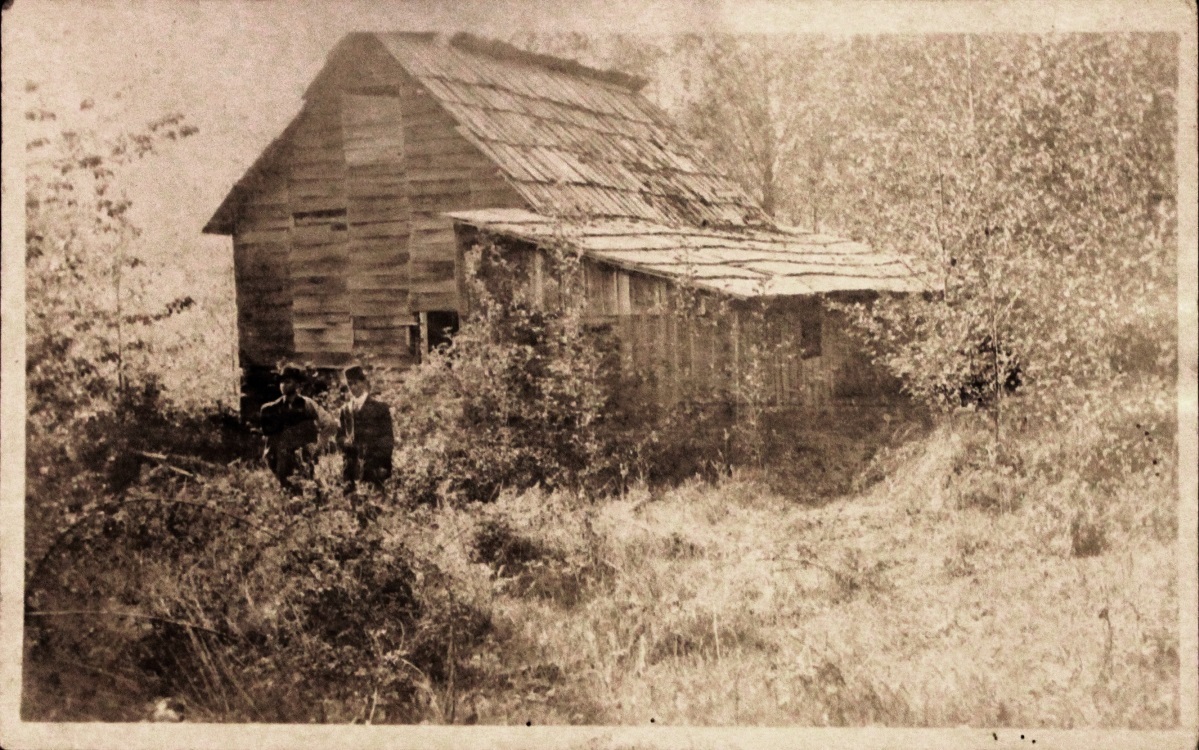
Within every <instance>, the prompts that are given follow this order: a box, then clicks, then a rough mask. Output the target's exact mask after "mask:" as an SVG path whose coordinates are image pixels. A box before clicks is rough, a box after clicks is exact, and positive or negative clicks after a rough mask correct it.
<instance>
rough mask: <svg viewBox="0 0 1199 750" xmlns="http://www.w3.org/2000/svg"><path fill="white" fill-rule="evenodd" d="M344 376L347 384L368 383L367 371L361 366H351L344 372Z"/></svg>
mask: <svg viewBox="0 0 1199 750" xmlns="http://www.w3.org/2000/svg"><path fill="white" fill-rule="evenodd" d="M343 374H344V375H345V377H346V382H347V383H365V382H366V371H365V370H363V369H362V366H361V365H351V366H349V367H347V368H346V369H345V370H344V371H343Z"/></svg>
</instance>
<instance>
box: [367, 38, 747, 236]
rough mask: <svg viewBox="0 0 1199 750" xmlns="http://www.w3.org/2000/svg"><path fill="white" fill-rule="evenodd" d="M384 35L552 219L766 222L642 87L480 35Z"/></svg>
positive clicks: (398, 56)
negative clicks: (648, 98)
mask: <svg viewBox="0 0 1199 750" xmlns="http://www.w3.org/2000/svg"><path fill="white" fill-rule="evenodd" d="M377 36H378V39H379V40H380V41H381V42H382V43H383V45H384V46H385V47H386V48H387V50H388V51H389V52H390V53H391V54H392V55H393V56H394V57H395V59H396V60H397V61H399V63H400V64H401V65H402V66H403V67H404V68H405V70H407V71H408V72H409V73H410V74H411V75H412V76H414V77H415V78H416V79H417V80H418V81H420V82H421V83H422V84H423V85H424V86H425V88H426V89H428V91H429V92H430V93H431V94H432V95H433V96H434V97H435V98H436V99H437V101H438V102H439V103H440V104H441V105H442V106H443V107H444V108H445V109H446V110H447V111H448V112H449V113H450V114H451V115H452V116H453V117H454V119H456V120H457V121H458V122H459V123H461V125H462V128H461V131H460V132H462V134H463V135H464V136H465V137H466V138H467V139H468V140H470V141H471V142H472V143H474V145H475V146H476V147H478V148H479V150H481V151H482V152H483V153H484V154H486V155H487V156H488V157H489V158H490V159H492V160H493V161H494V162H495V163H496V165H498V166H499V167H500V169H501V170H502V171H503V173H504V175H505V176H506V177H507V178H508V180H509V181H510V182H511V184H512V185H513V187H515V188H516V190H517V191H518V192H519V193H520V194H521V195H522V196H523V197H524V198H525V199H526V200H527V201H529V204H530V205H531V206H532V207H533V208H534V209H535V210H537V211H538V212H540V213H543V214H550V215H582V216H589V217H596V216H624V217H631V218H639V219H646V220H650V221H658V222H665V223H688V224H696V225H699V224H703V223H706V224H720V225H744V224H746V223H747V220H748V221H750V222H760V221H762V220H764V219H765V216H764V215H763V214H762V211H761V210H760V209H759V208H758V207H757V206H756V205H755V204H754V203H753V201H751V200H750V199H749V198H748V197H747V196H746V195H745V193H744V192H743V191H742V190H741V189H740V188H739V187H738V186H737V185H736V184H735V183H733V182H732V181H731V180H729V179H728V178H726V177H724V176H722V175H720V174H719V173H717V172H716V171H715V170H714V169H713V168H712V167H711V166H709V165H708V164H706V163H705V162H704V160H703V159H702V158H701V157H699V156H698V154H697V153H696V152H695V150H694V149H693V148H692V147H691V146H690V145H689V144H688V142H687V140H686V139H685V138H683V137H682V135H681V134H680V133H678V132H677V131H676V130H675V129H674V128H673V127H672V126H671V125H670V123H669V121H668V120H667V118H666V116H665V115H664V114H663V113H662V112H661V111H659V110H658V109H657V108H656V107H654V106H653V105H652V104H650V103H649V102H648V101H646V100H645V99H644V98H643V97H642V96H640V95H639V94H637V92H636V89H637V88H639V87H640V85H639V84H640V81H633V80H630V77H628V76H622V75H620V74H613V73H604V72H600V71H593V70H591V69H587V68H583V67H582V66H579V65H577V63H576V64H574V66H573V67H572V66H571V65H570V63H569V62H567V61H561V60H556V58H547V57H545V56H540V55H530V54H529V53H525V52H522V51H520V50H516V49H515V48H513V47H509V46H508V45H504V44H501V43H496V42H486V41H482V40H479V39H476V38H474V37H471V36H468V35H462V34H460V35H458V36H456V37H454V38H452V39H450V40H449V43H448V44H444V43H440V42H439V41H438V40H436V39H433V38H430V37H422V36H416V35H412V34H379V35H377ZM555 60H556V62H557V63H558V64H552V63H547V61H555ZM564 62H565V64H563V63H564ZM630 84H632V85H630Z"/></svg>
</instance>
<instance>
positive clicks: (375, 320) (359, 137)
mask: <svg viewBox="0 0 1199 750" xmlns="http://www.w3.org/2000/svg"><path fill="white" fill-rule="evenodd" d="M342 132H343V135H344V138H345V161H346V179H347V187H346V200H347V204H348V205H347V214H346V220H347V223H348V225H349V229H348V231H349V261H350V268H349V291H350V314H351V317H352V322H353V349H354V352H355V353H357V354H360V355H364V357H365V358H369V359H373V360H374V361H376V362H380V363H384V364H389V365H393V366H397V365H403V364H407V363H410V362H411V361H412V356H411V343H412V341H411V338H412V335H413V331H412V327H413V326H415V325H416V322H417V321H416V316H415V315H413V314H412V312H411V307H410V300H409V287H410V282H409V269H408V261H409V254H408V243H409V235H410V233H411V221H410V208H409V204H408V191H407V185H406V180H405V174H404V137H403V114H402V111H401V105H400V98H399V97H398V96H391V95H361V94H343V95H342Z"/></svg>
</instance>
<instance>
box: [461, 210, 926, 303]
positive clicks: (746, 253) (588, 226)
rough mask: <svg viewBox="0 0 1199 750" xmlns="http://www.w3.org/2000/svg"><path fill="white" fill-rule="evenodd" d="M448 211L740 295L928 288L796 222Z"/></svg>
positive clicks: (897, 261)
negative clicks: (755, 224) (764, 224)
mask: <svg viewBox="0 0 1199 750" xmlns="http://www.w3.org/2000/svg"><path fill="white" fill-rule="evenodd" d="M448 215H449V216H450V217H451V218H453V219H454V220H455V221H456V222H457V223H459V224H461V225H465V226H470V227H474V228H477V229H479V230H482V231H484V232H487V233H492V234H496V235H501V236H506V237H512V238H516V239H520V240H524V241H527V242H531V243H534V244H540V245H546V244H550V243H554V242H561V243H565V244H566V245H569V246H570V247H573V248H575V249H577V250H579V251H580V252H582V253H583V254H584V255H585V256H587V257H590V258H592V259H594V260H597V261H601V262H603V263H607V264H610V265H613V266H617V267H620V268H624V269H627V270H631V271H635V272H639V273H645V274H650V275H654V276H660V277H664V278H668V279H672V280H675V281H684V282H687V283H690V284H694V285H696V286H698V287H702V288H706V289H711V290H714V291H717V292H721V293H723V294H727V295H731V296H733V297H738V298H743V299H748V298H753V297H790V296H804V295H814V294H828V293H832V292H850V291H866V290H869V291H885V292H923V291H931V290H932V289H933V288H934V287H933V286H932V285H931V284H930V283H929V281H928V280H927V279H926V278H924V277H923V276H922V275H921V274H920V273H919V272H918V270H917V269H916V268H915V267H914V266H913V265H912V263H911V262H910V261H909V260H907V259H905V258H902V257H900V256H897V255H891V254H887V253H881V252H877V251H875V250H872V249H871V248H870V247H869V246H867V245H864V244H862V243H860V242H852V241H849V240H844V239H840V238H838V237H832V236H829V235H823V234H813V233H810V232H803V231H800V230H796V229H788V228H773V229H766V228H752V227H741V228H712V227H695V226H678V225H665V224H661V223H657V222H651V221H645V220H630V219H621V218H609V219H590V220H571V219H560V218H557V219H556V218H551V217H547V216H543V215H540V214H535V213H533V212H530V211H524V210H520V209H485V210H479V211H456V212H452V213H450V214H448Z"/></svg>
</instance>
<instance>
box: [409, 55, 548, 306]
mask: <svg viewBox="0 0 1199 750" xmlns="http://www.w3.org/2000/svg"><path fill="white" fill-rule="evenodd" d="M398 78H399V80H398V81H397V91H398V92H399V95H400V98H401V101H402V108H403V112H404V118H403V123H404V127H403V138H404V156H405V166H406V185H407V199H408V209H409V212H410V213H409V216H410V222H411V225H410V226H411V235H410V240H409V245H408V272H409V279H410V284H411V286H410V287H409V305H410V309H411V310H412V311H413V312H425V311H431V310H454V311H457V310H460V307H461V300H460V299H459V296H460V295H459V291H460V289H459V286H460V279H459V276H460V267H459V266H460V263H461V261H460V259H459V257H458V247H457V242H456V241H455V238H454V225H453V221H452V220H451V219H449V218H447V217H445V216H443V215H442V214H444V213H445V212H447V211H454V210H460V209H462V208H464V207H470V208H485V207H490V206H496V207H498V206H504V207H509V208H517V207H522V206H524V205H525V203H524V201H523V200H522V199H521V198H520V196H519V195H517V193H516V192H515V191H514V190H512V189H511V188H510V187H509V186H508V185H507V183H506V182H505V181H504V179H503V177H502V176H501V174H500V172H499V170H498V169H497V168H496V166H495V165H494V164H493V163H491V161H489V160H488V159H487V158H486V157H484V156H483V154H482V153H480V152H479V150H478V149H477V148H475V147H474V146H473V145H471V143H470V142H469V141H467V140H466V139H465V138H463V137H462V136H461V135H460V134H459V133H458V130H457V127H458V123H457V121H455V120H454V118H453V117H451V116H450V115H449V113H447V112H446V111H445V109H444V108H443V107H442V106H441V104H439V103H438V102H437V100H436V99H435V98H434V97H432V96H431V95H429V93H428V91H427V90H426V89H425V88H424V87H423V86H422V85H420V84H419V83H418V82H417V81H416V80H415V79H412V78H410V77H408V76H407V75H401V76H399V77H398Z"/></svg>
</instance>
